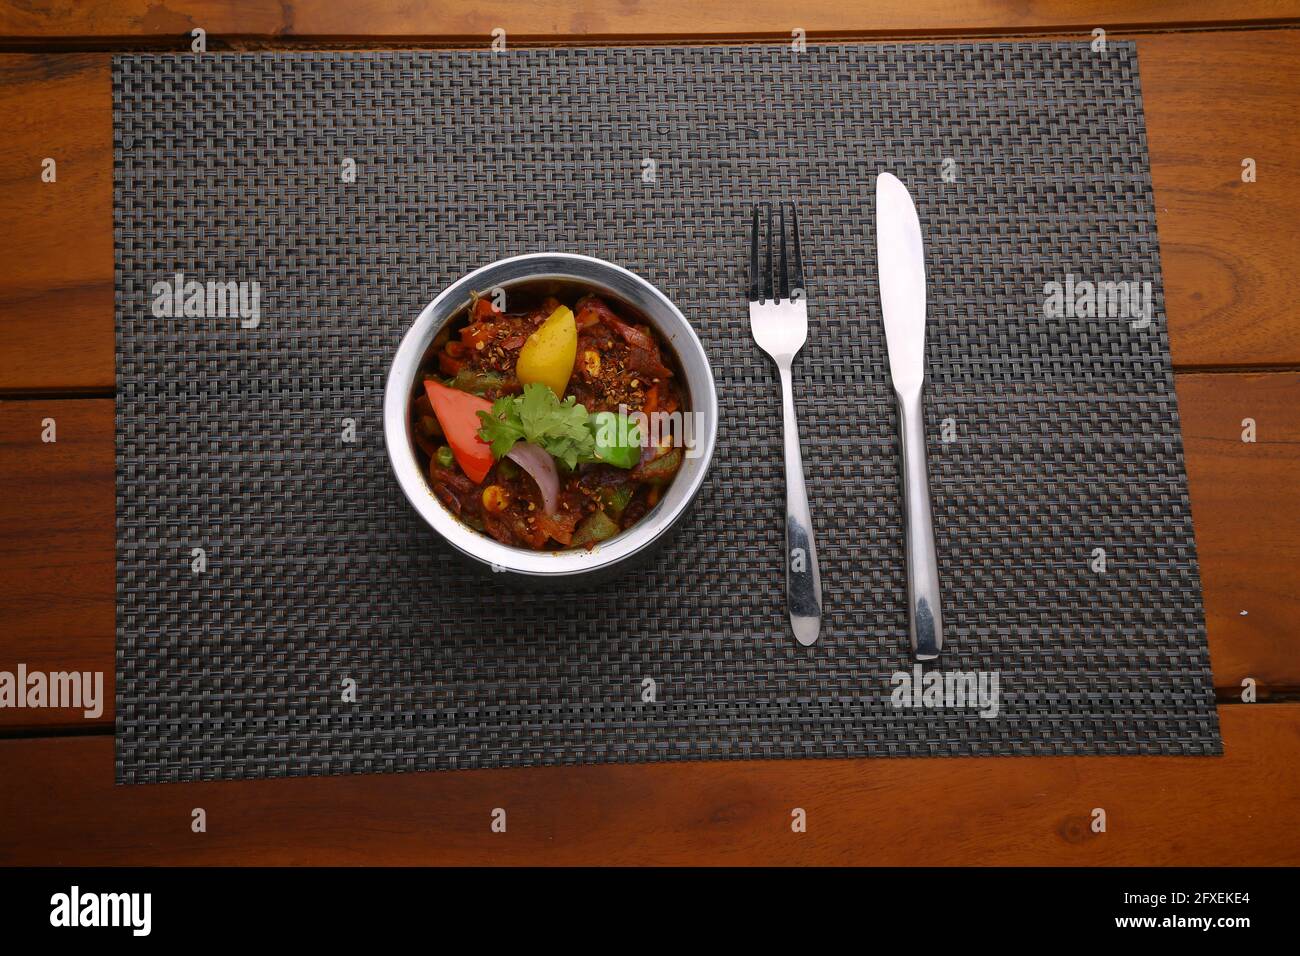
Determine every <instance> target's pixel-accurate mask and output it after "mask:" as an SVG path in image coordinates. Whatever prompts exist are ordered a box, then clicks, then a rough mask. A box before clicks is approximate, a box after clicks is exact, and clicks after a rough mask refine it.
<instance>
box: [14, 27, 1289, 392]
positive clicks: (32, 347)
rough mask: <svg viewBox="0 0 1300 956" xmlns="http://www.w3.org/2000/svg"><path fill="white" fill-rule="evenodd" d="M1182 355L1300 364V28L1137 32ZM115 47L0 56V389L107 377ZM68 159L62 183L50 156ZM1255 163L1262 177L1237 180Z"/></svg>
mask: <svg viewBox="0 0 1300 956" xmlns="http://www.w3.org/2000/svg"><path fill="white" fill-rule="evenodd" d="M1138 45H1139V60H1140V69H1141V71H1142V77H1143V84H1144V91H1145V92H1144V99H1145V104H1146V110H1147V117H1148V126H1149V131H1150V136H1149V139H1150V144H1151V157H1152V177H1153V181H1154V183H1155V198H1156V206H1157V211H1158V216H1159V222H1160V230H1161V244H1162V249H1163V252H1162V261H1163V267H1164V273H1165V290H1166V300H1167V309H1168V313H1169V322H1170V334H1171V339H1172V343H1173V357H1174V361H1175V364H1176V365H1178V366H1180V367H1203V366H1230V365H1247V366H1250V365H1261V366H1278V365H1300V326H1297V324H1296V323H1294V322H1292V321H1290V304H1291V295H1292V293H1291V288H1290V286H1291V283H1290V278H1291V276H1293V275H1295V274H1297V273H1300V232H1298V231H1297V230H1295V229H1294V228H1292V225H1293V224H1294V223H1295V222H1297V221H1300V192H1297V191H1295V190H1290V189H1288V188H1287V184H1288V183H1289V182H1294V181H1296V180H1297V178H1298V177H1300V124H1295V123H1287V122H1279V117H1285V116H1287V115H1289V114H1290V111H1291V109H1292V104H1293V103H1294V102H1295V100H1296V98H1297V95H1300V73H1297V72H1296V71H1295V70H1294V69H1293V64H1294V63H1296V62H1297V61H1300V31H1282V30H1261V31H1250V32H1241V33H1206V34H1194V35H1186V34H1184V35H1169V36H1144V37H1141V38H1139V39H1138ZM108 74H109V59H108V57H107V55H104V54H91V55H75V56H74V55H68V54H63V55H41V56H0V132H3V135H0V144H3V145H0V155H2V156H4V158H5V164H4V168H5V170H6V172H5V173H4V174H3V176H4V178H2V179H0V215H2V216H3V219H4V221H5V222H7V223H9V224H11V225H10V228H8V229H6V230H0V255H3V256H4V257H5V261H6V262H8V263H10V268H8V269H6V270H4V272H3V273H0V309H2V310H3V313H2V314H3V315H4V321H3V322H2V323H0V391H11V392H12V391H20V392H28V391H34V390H54V391H58V390H84V389H89V388H107V387H109V386H111V385H112V383H113V298H112V295H113V293H112V281H113V257H112V178H111V169H112V131H111V115H110V91H109V78H108ZM47 155H54V156H56V157H66V159H64V158H60V159H59V160H58V161H59V176H60V180H59V182H58V183H56V184H44V183H42V182H41V181H40V175H39V174H40V163H41V160H42V159H43V158H44V157H45V156H47ZM1245 156H1250V157H1251V158H1253V159H1255V160H1256V163H1257V168H1258V169H1259V171H1260V172H1259V180H1258V181H1257V182H1255V183H1251V184H1244V183H1242V182H1241V181H1240V168H1241V167H1240V163H1241V159H1242V158H1243V157H1245Z"/></svg>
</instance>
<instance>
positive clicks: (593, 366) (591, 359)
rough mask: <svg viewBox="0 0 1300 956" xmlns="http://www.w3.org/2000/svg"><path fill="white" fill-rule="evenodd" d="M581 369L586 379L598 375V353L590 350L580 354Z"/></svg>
mask: <svg viewBox="0 0 1300 956" xmlns="http://www.w3.org/2000/svg"><path fill="white" fill-rule="evenodd" d="M582 368H583V371H585V372H586V373H587V378H595V377H596V376H598V375H599V374H600V353H599V352H595V351H593V350H591V349H587V351H585V352H583V353H582Z"/></svg>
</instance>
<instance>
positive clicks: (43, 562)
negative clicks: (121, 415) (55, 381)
mask: <svg viewBox="0 0 1300 956" xmlns="http://www.w3.org/2000/svg"><path fill="white" fill-rule="evenodd" d="M46 418H53V419H54V422H55V437H56V438H57V441H55V442H54V443H52V444H47V443H45V442H43V441H42V440H41V433H42V430H43V426H42V424H41V423H42V421H43V420H44V419H46ZM113 501H114V490H113V403H112V402H111V401H107V400H99V401H55V400H35V401H23V402H0V670H4V671H8V672H10V673H14V672H16V670H17V667H18V665H19V664H26V665H27V667H28V669H29V670H38V671H44V672H46V673H49V672H53V671H69V670H76V671H99V672H102V673H103V675H104V713H103V714H102V715H101V716H100V718H99V719H98V721H94V722H95V723H99V724H108V723H111V722H112V719H113V670H114V665H113V644H114V620H115V611H114V574H115V567H114V553H115V547H116V545H115V540H114V533H115V532H114V520H115V519H114V517H113ZM87 723H90V721H87V720H86V718H85V717H84V716H83V715H82V714H81V713H78V712H75V711H70V710H51V709H26V708H24V709H8V708H6V709H0V728H3V729H4V730H6V731H17V730H20V729H24V728H42V727H55V726H62V727H71V728H82V729H84V728H85V726H86V724H87Z"/></svg>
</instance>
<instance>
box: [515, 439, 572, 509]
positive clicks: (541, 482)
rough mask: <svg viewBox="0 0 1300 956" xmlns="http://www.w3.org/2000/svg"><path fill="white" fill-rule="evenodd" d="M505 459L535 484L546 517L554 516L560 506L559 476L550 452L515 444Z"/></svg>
mask: <svg viewBox="0 0 1300 956" xmlns="http://www.w3.org/2000/svg"><path fill="white" fill-rule="evenodd" d="M506 457H507V458H509V459H510V460H511V461H513V462H514V463H515V464H517V465H518V466H519V467H520V468H522V469H523V470H524V471H526V472H528V474H530V475H532V476H533V481H535V482H537V488H538V490H539V491H541V493H542V503H543V505H544V506H545V508H546V513H547V514H548V515H553V514H555V511H556V509H557V508H558V507H559V504H560V474H559V472H557V471H556V470H555V459H554V458H552V457H551V454H550V452H548V451H545V450H543V449H541V448H538V447H537V446H536V445H533V444H530V443H529V442H526V441H518V442H515V447H514V448H511V449H510V451H509V452H507V453H506Z"/></svg>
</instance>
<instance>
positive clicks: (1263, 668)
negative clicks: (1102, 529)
mask: <svg viewBox="0 0 1300 956" xmlns="http://www.w3.org/2000/svg"><path fill="white" fill-rule="evenodd" d="M1175 381H1176V385H1177V388H1178V404H1179V410H1180V412H1181V414H1182V425H1183V448H1184V455H1185V457H1186V462H1187V482H1188V488H1189V491H1190V493H1191V499H1192V522H1193V524H1194V526H1195V529H1196V548H1197V553H1198V556H1199V560H1200V564H1201V584H1202V590H1203V594H1204V600H1205V616H1206V627H1207V629H1208V633H1209V637H1210V663H1211V666H1212V667H1213V668H1214V678H1215V680H1214V684H1215V686H1216V687H1218V688H1221V689H1225V690H1226V689H1233V690H1234V691H1235V692H1237V693H1239V692H1240V686H1241V682H1242V680H1243V679H1245V678H1247V677H1253V678H1254V679H1255V680H1256V681H1257V682H1258V684H1259V686H1260V687H1263V688H1266V689H1267V690H1268V691H1270V692H1284V691H1290V692H1292V693H1294V692H1295V690H1296V689H1298V688H1300V665H1297V663H1296V657H1297V656H1298V655H1297V651H1300V640H1298V639H1300V635H1298V634H1297V633H1296V625H1295V622H1296V621H1297V620H1300V537H1298V535H1297V532H1300V495H1297V494H1296V489H1297V486H1300V373H1296V372H1266V373H1254V374H1244V373H1233V374H1224V373H1215V374H1212V375H1204V374H1202V375H1195V374H1183V375H1178V376H1176V379H1175ZM1247 418H1250V419H1254V421H1255V424H1256V429H1257V433H1256V437H1257V439H1258V440H1257V441H1256V442H1254V443H1247V442H1243V441H1242V432H1243V429H1242V422H1243V420H1245V419H1247ZM1243 612H1245V613H1244V614H1243Z"/></svg>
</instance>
